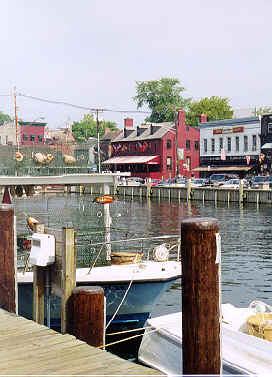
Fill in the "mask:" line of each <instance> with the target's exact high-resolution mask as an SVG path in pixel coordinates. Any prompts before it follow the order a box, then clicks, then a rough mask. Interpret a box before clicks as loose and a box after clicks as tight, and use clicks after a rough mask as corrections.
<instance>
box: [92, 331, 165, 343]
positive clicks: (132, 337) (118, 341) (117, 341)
mask: <svg viewBox="0 0 272 377" xmlns="http://www.w3.org/2000/svg"><path fill="white" fill-rule="evenodd" d="M160 329H161V327H159V328H158V329H154V330H150V331H148V332H147V333H146V332H144V333H143V334H137V335H133V336H130V337H129V338H125V339H120V340H116V341H115V342H112V343H109V344H105V345H102V346H98V347H97V348H104V347H109V346H113V345H114V344H118V343H122V342H126V341H127V340H130V339H134V338H139V337H140V336H143V335H150V334H151V333H153V332H156V331H159V330H160Z"/></svg>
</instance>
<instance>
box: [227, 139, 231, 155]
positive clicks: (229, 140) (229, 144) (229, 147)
mask: <svg viewBox="0 0 272 377" xmlns="http://www.w3.org/2000/svg"><path fill="white" fill-rule="evenodd" d="M228 152H231V137H228Z"/></svg>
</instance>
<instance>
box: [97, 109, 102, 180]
mask: <svg viewBox="0 0 272 377" xmlns="http://www.w3.org/2000/svg"><path fill="white" fill-rule="evenodd" d="M96 124H97V158H98V173H101V161H100V124H99V120H98V109H97V110H96Z"/></svg>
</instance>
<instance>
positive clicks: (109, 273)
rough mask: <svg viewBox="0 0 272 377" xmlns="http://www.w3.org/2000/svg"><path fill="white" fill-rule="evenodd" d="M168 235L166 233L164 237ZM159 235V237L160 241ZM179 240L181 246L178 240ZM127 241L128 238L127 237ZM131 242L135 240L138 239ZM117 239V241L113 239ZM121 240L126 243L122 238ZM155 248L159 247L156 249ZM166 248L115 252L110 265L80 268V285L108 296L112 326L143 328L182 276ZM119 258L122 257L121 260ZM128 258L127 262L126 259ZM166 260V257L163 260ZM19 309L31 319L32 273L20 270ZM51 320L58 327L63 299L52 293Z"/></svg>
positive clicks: (108, 308) (107, 302)
mask: <svg viewBox="0 0 272 377" xmlns="http://www.w3.org/2000/svg"><path fill="white" fill-rule="evenodd" d="M166 237H168V236H164V237H162V238H164V240H165V239H166ZM159 238H160V237H156V239H157V240H158V239H159ZM170 238H172V239H173V238H174V239H176V243H177V246H178V247H179V242H180V241H179V239H177V238H175V236H169V239H170ZM125 241H126V240H125ZM132 241H134V242H135V239H134V240H133V239H132ZM113 242H116V241H113ZM119 242H124V240H123V241H119ZM155 249H156V248H155ZM163 250H165V249H164V248H162V247H161V245H160V246H158V247H157V249H156V250H155V251H154V253H153V254H154V258H153V259H148V255H146V258H145V259H144V258H142V256H143V255H142V253H141V252H139V253H137V252H135V253H134V256H133V255H132V254H133V253H125V252H119V253H112V254H113V260H114V259H116V258H117V260H118V259H119V261H117V262H116V261H114V262H113V263H111V265H106V266H101V267H92V268H77V270H76V280H77V286H101V287H102V288H103V289H104V294H105V297H106V315H107V323H108V324H109V323H111V327H112V328H118V329H120V328H121V329H126V328H131V327H133V328H140V327H142V326H143V325H144V323H145V321H146V319H147V318H148V317H149V316H150V313H151V311H152V308H153V305H154V304H155V302H156V301H157V300H158V299H159V298H160V296H161V295H162V294H163V293H164V292H165V291H166V290H167V289H168V288H169V287H170V286H171V285H172V283H173V282H174V281H176V280H177V279H179V278H180V277H181V263H180V262H179V261H178V260H168V255H167V253H165V258H163ZM120 258H121V259H122V261H121V263H120ZM126 258H128V259H129V260H128V261H127V262H124V260H125V259H126ZM163 259H164V260H163ZM17 281H18V308H19V314H20V315H22V316H24V317H26V318H29V319H31V318H32V306H33V284H32V282H33V273H32V272H31V271H29V272H25V273H24V272H23V271H22V272H18V274H17ZM50 297H51V298H50V305H51V307H50V323H51V324H52V326H53V327H57V326H58V323H59V320H60V299H59V298H57V297H54V296H50Z"/></svg>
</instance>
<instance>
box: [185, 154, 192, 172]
mask: <svg viewBox="0 0 272 377" xmlns="http://www.w3.org/2000/svg"><path fill="white" fill-rule="evenodd" d="M186 166H187V170H188V171H189V170H191V157H186Z"/></svg>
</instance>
